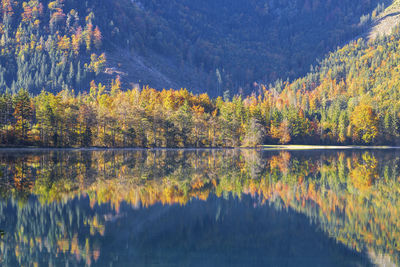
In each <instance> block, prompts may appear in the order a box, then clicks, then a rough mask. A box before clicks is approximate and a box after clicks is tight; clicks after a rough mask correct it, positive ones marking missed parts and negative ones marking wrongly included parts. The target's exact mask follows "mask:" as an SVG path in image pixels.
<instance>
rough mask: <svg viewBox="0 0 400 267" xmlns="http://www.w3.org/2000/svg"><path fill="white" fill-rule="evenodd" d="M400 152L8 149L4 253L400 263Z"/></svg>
mask: <svg viewBox="0 0 400 267" xmlns="http://www.w3.org/2000/svg"><path fill="white" fill-rule="evenodd" d="M399 156H400V154H399V153H398V152H396V151H379V150H376V151H345V152H343V151H330V152H329V151H328V152H327V151H322V152H321V151H311V152H310V151H309V152H304V151H303V152H301V151H297V152H287V151H257V150H148V151H146V150H107V151H62V150H52V151H47V152H45V151H41V152H29V151H21V152H17V153H15V152H13V153H11V152H10V153H9V152H7V151H3V152H1V153H0V164H1V165H0V166H1V167H0V170H1V180H0V195H1V199H2V201H0V229H3V230H2V232H1V233H2V234H1V235H2V237H1V238H0V258H1V261H2V263H3V264H4V265H6V266H7V265H10V266H11V265H29V264H34V263H37V264H39V265H41V264H46V265H48V264H49V263H50V264H53V265H59V264H65V263H67V262H68V263H71V264H86V265H91V264H95V265H108V264H109V263H112V262H114V263H120V264H121V263H123V262H125V263H128V262H130V261H134V262H136V263H138V264H143V265H149V264H161V265H168V264H170V265H174V264H176V263H180V264H182V265H188V264H189V265H204V264H208V265H209V264H214V265H215V264H217V263H218V265H222V264H226V265H231V264H234V263H236V264H239V265H240V264H241V265H243V264H245V265H249V264H250V265H265V264H275V265H285V266H286V265H295V264H298V265H302V264H304V265H309V264H313V265H325V266H326V265H329V264H331V265H338V264H340V265H349V266H352V265H368V264H372V263H378V261H379V262H381V263H382V262H384V263H386V264H390V263H392V264H399V262H400V261H399V260H400V257H399V256H400V253H399V250H400V243H399V241H398V240H400V218H399V216H400V184H399V167H398V163H399V159H400V157H399ZM318 229H320V230H318ZM328 237H329V238H328ZM313 244H314V245H313ZM315 245H317V247H316V246H315ZM318 246H319V247H318ZM227 254H229V255H227ZM182 255H185V257H183V256H182ZM205 255H206V257H204V256H205ZM224 255H225V256H224ZM260 255H264V256H265V257H260ZM182 257H183V258H182ZM344 263H346V264H344Z"/></svg>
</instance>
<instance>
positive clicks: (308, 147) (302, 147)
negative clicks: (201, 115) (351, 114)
mask: <svg viewBox="0 0 400 267" xmlns="http://www.w3.org/2000/svg"><path fill="white" fill-rule="evenodd" d="M235 149H237V150H241V149H254V150H266V151H271V150H396V149H400V146H354V145H351V146H324V145H261V146H257V147H200V148H196V147H182V148H177V147H171V148H167V147H154V148H145V147H113V148H110V147H65V148H63V147H0V152H2V151H112V150H119V151H122V150H126V151H163V150H186V151H193V150H235Z"/></svg>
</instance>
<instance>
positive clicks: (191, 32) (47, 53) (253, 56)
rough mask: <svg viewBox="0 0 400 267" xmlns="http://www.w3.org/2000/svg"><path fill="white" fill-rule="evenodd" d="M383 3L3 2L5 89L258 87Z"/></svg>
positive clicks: (339, 37)
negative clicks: (117, 84) (94, 84)
mask: <svg viewBox="0 0 400 267" xmlns="http://www.w3.org/2000/svg"><path fill="white" fill-rule="evenodd" d="M378 3H379V1H378V0H357V1H354V0H343V1H339V0H332V1H320V0H296V1H295V0H286V1H276V0H268V1H266V0H251V1H248V0H246V1H245V0H233V1H225V0H219V1H211V0H204V1H184V0H171V1H153V0H149V1H141V0H135V1H131V0H115V1H108V2H105V1H101V0H92V1H88V0H85V1H78V0H56V1H48V0H30V1H25V2H24V1H10V0H2V5H1V13H2V17H1V19H0V35H1V43H0V48H1V55H0V67H1V68H0V90H2V91H5V90H6V89H7V88H9V89H11V90H12V91H18V90H19V89H21V88H26V89H28V90H29V91H31V92H33V93H38V92H40V91H41V90H43V89H46V90H48V91H53V92H58V91H60V90H62V89H66V88H68V89H75V90H77V91H82V90H87V89H88V88H89V83H90V81H91V80H93V79H94V80H96V81H97V82H99V81H100V82H102V83H104V84H106V85H107V86H109V84H111V81H112V79H116V77H117V75H119V76H121V80H122V82H123V84H124V87H132V86H135V85H136V84H141V85H145V84H150V85H151V86H153V87H155V88H158V89H162V88H164V87H167V88H168V87H177V88H180V87H187V88H190V89H192V90H193V91H195V92H204V91H207V92H208V93H209V94H210V95H212V96H216V95H222V93H223V92H224V91H226V90H230V91H231V93H237V92H243V93H250V92H252V91H254V90H255V89H256V88H257V87H254V82H255V81H257V82H258V83H259V82H263V83H268V82H272V81H274V80H276V79H277V78H284V79H286V78H287V77H289V78H296V77H298V76H299V75H301V74H305V73H306V71H307V70H308V69H309V66H310V65H311V64H313V63H314V62H315V59H316V58H318V57H321V56H323V55H324V54H325V53H327V52H328V51H330V50H331V49H332V48H334V47H336V46H337V45H338V44H339V43H343V42H344V41H346V40H349V39H352V38H354V36H357V35H359V34H360V32H361V31H362V30H363V26H362V25H360V23H359V22H360V21H359V18H360V16H361V15H363V14H368V13H370V12H372V10H373V9H374V8H375V7H376V6H377V4H378ZM102 53H105V55H104V56H103V57H101V55H102ZM106 58H108V61H106Z"/></svg>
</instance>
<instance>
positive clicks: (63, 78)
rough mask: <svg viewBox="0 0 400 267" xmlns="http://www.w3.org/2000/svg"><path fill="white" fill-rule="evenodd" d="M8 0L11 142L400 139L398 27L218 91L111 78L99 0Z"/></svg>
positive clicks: (5, 94)
mask: <svg viewBox="0 0 400 267" xmlns="http://www.w3.org/2000/svg"><path fill="white" fill-rule="evenodd" d="M2 3H3V5H2V13H3V23H2V24H1V29H2V32H1V44H0V45H1V47H2V48H1V53H2V56H1V57H0V59H1V64H0V67H1V68H2V69H1V70H0V88H1V89H2V90H1V94H0V144H1V146H36V147H37V146H39V147H143V148H150V147H239V146H244V147H254V146H258V145H263V144H339V145H350V144H366V145H373V144H379V145H396V144H399V143H400V119H399V116H400V102H399V101H400V99H399V97H400V95H399V90H398V88H399V82H398V81H399V80H400V77H399V71H398V66H399V63H400V53H399V44H400V30H399V28H398V27H397V28H395V30H394V32H393V33H392V34H391V35H389V36H383V37H380V38H377V39H375V40H372V41H369V42H367V41H365V40H363V39H361V38H360V39H358V40H355V41H352V42H350V43H349V44H348V45H345V46H343V47H342V48H338V49H337V50H336V51H335V52H332V53H330V54H328V55H327V57H326V58H325V59H324V60H322V61H320V63H319V64H316V65H315V66H313V67H312V68H311V70H310V72H309V73H308V74H307V75H305V76H304V77H302V78H298V79H295V80H293V81H289V80H286V81H285V80H279V79H278V80H277V81H276V82H274V83H271V84H269V85H267V84H265V85H264V84H263V83H254V84H253V85H252V86H253V87H254V90H253V93H252V94H248V95H241V94H233V90H232V92H230V91H229V90H225V92H224V93H223V94H222V95H223V96H218V97H212V96H210V94H206V93H203V94H201V93H200V94H197V93H193V92H191V91H189V90H186V89H179V90H174V89H169V90H166V89H164V90H156V89H154V88H151V87H150V86H143V87H142V88H140V87H139V86H133V88H132V87H129V85H128V84H127V83H124V82H123V81H122V80H123V77H121V76H119V75H116V76H115V77H114V78H111V77H109V78H110V79H102V77H103V76H102V75H103V71H104V69H105V67H106V64H107V63H106V62H107V56H106V53H103V52H102V51H103V50H102V47H111V46H112V44H111V43H110V42H106V41H104V40H112V38H111V37H110V36H109V34H110V32H109V29H108V28H107V27H105V26H104V25H102V24H101V23H100V27H99V26H95V25H96V21H98V19H97V20H96V19H95V17H96V16H95V13H94V12H99V11H96V10H95V9H93V10H94V12H87V11H88V10H90V8H86V9H83V11H81V10H75V9H72V7H74V6H76V5H78V6H79V4H77V3H75V2H74V3H72V2H71V1H53V2H48V3H46V5H44V1H37V0H36V1H34V0H32V1H30V2H23V3H16V2H10V1H6V0H3V2H2ZM99 6H100V7H101V6H102V5H99ZM382 9H383V7H382V6H379V8H378V9H377V10H375V16H376V13H377V12H379V11H380V10H382ZM66 10H68V12H67V11H66ZM116 10H118V9H116ZM116 10H114V11H113V12H116ZM85 12H86V13H85ZM15 14H21V19H20V20H19V19H16V17H15V16H16V15H15ZM81 14H84V15H85V16H82V15H81ZM83 17H84V19H82V18H83ZM364 20H365V19H364ZM45 21H49V24H48V25H42V23H43V22H45ZM99 22H101V20H100V21H99ZM101 27H105V28H106V29H107V30H106V32H105V33H104V34H103V33H102V31H100V28H101ZM105 37H106V38H105ZM121 38H123V37H121ZM14 55H15V56H14ZM82 59H86V61H81V60H82ZM49 62H52V63H51V64H50V63H49ZM217 73H218V74H219V80H220V81H221V85H222V78H223V77H222V76H223V75H222V73H221V72H217ZM99 80H101V81H99ZM130 88H131V89H130ZM223 88H224V87H221V88H220V89H221V91H222V89H223Z"/></svg>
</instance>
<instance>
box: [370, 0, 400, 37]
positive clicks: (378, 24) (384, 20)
mask: <svg viewBox="0 0 400 267" xmlns="http://www.w3.org/2000/svg"><path fill="white" fill-rule="evenodd" d="M399 22H400V1H399V0H394V1H393V3H392V4H391V5H390V6H389V7H388V8H386V9H385V10H384V12H382V13H381V14H379V15H378V16H377V17H376V18H375V19H374V21H373V24H372V27H371V29H370V30H369V32H368V39H369V40H373V39H375V38H377V37H378V36H382V35H388V34H390V33H391V32H392V30H393V28H394V27H395V26H396V25H398V24H399Z"/></svg>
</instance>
